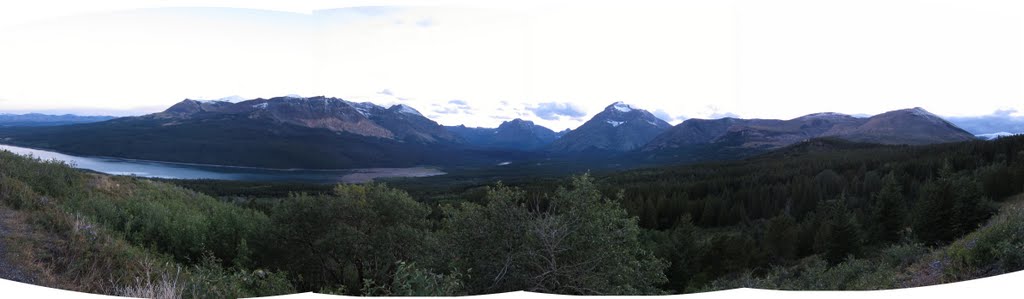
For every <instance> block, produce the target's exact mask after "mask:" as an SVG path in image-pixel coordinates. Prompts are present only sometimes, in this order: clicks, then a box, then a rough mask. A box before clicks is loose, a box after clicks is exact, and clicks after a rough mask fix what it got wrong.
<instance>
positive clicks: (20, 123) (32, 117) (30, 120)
mask: <svg viewBox="0 0 1024 299" xmlns="http://www.w3.org/2000/svg"><path fill="white" fill-rule="evenodd" d="M111 119H114V117H113V116H79V115H73V114H62V115H50V114H40V113H28V114H3V113H0V127H37V126H60V125H70V124H83V123H91V122H99V121H105V120H111Z"/></svg>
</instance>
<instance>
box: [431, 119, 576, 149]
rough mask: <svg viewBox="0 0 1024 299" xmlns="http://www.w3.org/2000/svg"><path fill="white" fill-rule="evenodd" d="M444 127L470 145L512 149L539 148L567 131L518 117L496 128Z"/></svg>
mask: <svg viewBox="0 0 1024 299" xmlns="http://www.w3.org/2000/svg"><path fill="white" fill-rule="evenodd" d="M446 129H448V131H450V132H452V133H453V134H455V135H457V136H459V137H461V138H462V139H463V140H465V141H466V142H467V143H468V144H470V145H474V146H479V147H483V148H498V149H514V150H537V149H541V148H543V147H546V146H548V145H549V144H551V143H552V142H554V141H555V140H556V139H558V138H559V137H560V136H562V135H564V134H565V133H566V132H568V131H563V132H555V131H552V130H551V129H548V128H546V127H544V126H541V125H537V124H535V123H533V122H532V121H528V120H523V119H520V118H516V119H513V120H510V121H505V122H502V123H501V125H499V126H498V127H497V128H469V127H466V126H465V125H461V126H450V127H446Z"/></svg>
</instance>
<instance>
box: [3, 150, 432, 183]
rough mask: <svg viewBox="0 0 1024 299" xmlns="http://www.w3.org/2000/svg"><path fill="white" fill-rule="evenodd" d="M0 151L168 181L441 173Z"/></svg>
mask: <svg viewBox="0 0 1024 299" xmlns="http://www.w3.org/2000/svg"><path fill="white" fill-rule="evenodd" d="M0 150H6V151H10V152H13V153H15V154H19V155H31V156H33V157H36V158H40V159H43V160H60V161H64V162H67V163H68V164H71V165H73V166H74V167H76V168H81V169H88V170H92V171H96V172H102V173H107V174H114V175H134V176H140V177H151V178H168V179H215V180H237V181H291V182H316V183H335V182H345V183H363V182H368V181H370V180H373V179H375V178H385V177H427V176H435V175H442V174H445V173H444V172H442V171H440V170H437V169H433V168H427V167H412V168H365V169H343V170H314V169H265V168H247V167H231V166H216V165H194V164H181V163H167V162H155V161H142V160H132V159H119V158H105V157H79V156H72V155H66V154H61V153H57V152H51V151H45V150H37V149H30V148H23V147H17V146H10V145H3V144H0Z"/></svg>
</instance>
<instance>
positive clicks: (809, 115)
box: [801, 112, 850, 119]
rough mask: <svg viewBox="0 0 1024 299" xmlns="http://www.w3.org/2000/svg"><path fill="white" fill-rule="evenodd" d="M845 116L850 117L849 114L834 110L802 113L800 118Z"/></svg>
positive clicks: (836, 117) (835, 117)
mask: <svg viewBox="0 0 1024 299" xmlns="http://www.w3.org/2000/svg"><path fill="white" fill-rule="evenodd" d="M846 117H850V116H849V115H846V114H842V113H836V112H821V113H813V114H808V115H804V116H803V117H801V118H804V119H838V118H846Z"/></svg>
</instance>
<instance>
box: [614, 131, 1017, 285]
mask: <svg viewBox="0 0 1024 299" xmlns="http://www.w3.org/2000/svg"><path fill="white" fill-rule="evenodd" d="M600 183H601V184H603V185H604V186H607V187H606V188H607V191H608V192H613V191H615V190H624V192H625V196H624V201H623V206H624V207H625V208H626V209H627V210H628V211H630V214H632V215H636V216H637V217H638V218H639V221H640V224H641V226H642V227H644V228H646V229H650V230H654V231H657V232H659V233H660V234H668V235H671V234H675V233H682V234H686V235H688V236H689V238H688V239H689V240H691V241H690V242H689V243H688V244H676V245H671V244H672V243H673V242H664V241H657V240H656V241H654V244H655V245H653V246H655V247H658V246H668V248H662V249H658V250H657V251H658V252H663V254H661V255H660V256H661V257H662V258H665V259H667V260H668V261H669V262H670V263H672V264H673V265H680V266H673V267H682V266H681V265H688V267H691V268H690V269H687V271H683V270H678V271H676V272H671V271H670V272H669V273H668V274H669V280H670V281H671V282H670V283H669V285H668V286H667V287H668V288H670V289H672V290H675V291H687V290H691V289H692V288H693V287H700V286H702V285H703V284H705V283H707V282H709V281H710V280H713V279H714V278H717V277H722V276H723V275H726V274H730V273H739V272H742V271H744V270H756V269H768V268H770V267H773V266H778V265H790V264H794V263H797V262H798V261H799V260H800V259H802V258H804V257H808V256H812V255H813V256H817V257H820V258H822V259H823V260H824V261H826V262H827V263H828V264H829V265H836V264H839V263H841V262H843V261H844V260H846V259H848V258H851V257H862V256H872V255H875V254H877V251H878V249H879V248H884V247H886V246H890V245H894V244H903V243H920V244H923V245H928V246H939V245H945V244H948V243H949V242H951V241H953V240H954V239H956V238H958V237H961V236H963V235H965V234H967V233H970V232H972V231H974V230H975V229H977V228H978V226H979V225H981V224H982V223H983V222H984V221H985V220H986V219H988V218H989V217H990V216H991V215H992V214H993V213H995V211H996V204H997V203H996V202H995V201H999V200H1002V199H1004V198H1006V197H1007V196H1009V195H1012V194H1016V193H1020V192H1021V191H1024V138H1022V137H1013V138H1002V139H998V140H995V141H990V142H985V141H977V142H966V143H957V144H944V145H934V146H926V147H909V146H873V145H870V146H869V145H864V144H852V143H848V142H844V141H840V140H829V139H824V140H812V141H809V142H805V143H802V144H799V145H796V146H793V147H791V148H787V149H783V150H781V151H779V152H775V153H771V154H768V155H766V156H762V157H758V158H754V159H750V160H746V161H740V162H731V163H717V164H706V165H696V166H686V167H677V168H669V169H652V170H639V171H633V172H627V173H622V174H619V175H613V176H609V177H606V178H604V179H602V180H601V181H600ZM695 231H696V233H695ZM672 246H676V247H682V248H683V250H685V251H688V252H693V251H696V252H699V253H710V254H707V255H704V256H703V257H702V256H701V255H699V254H698V255H689V256H686V257H675V256H673V255H678V254H675V253H674V252H675V251H678V250H677V248H673V247H672ZM693 247H698V248H697V249H694V248H693ZM694 259H696V261H694ZM674 273H676V274H674Z"/></svg>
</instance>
